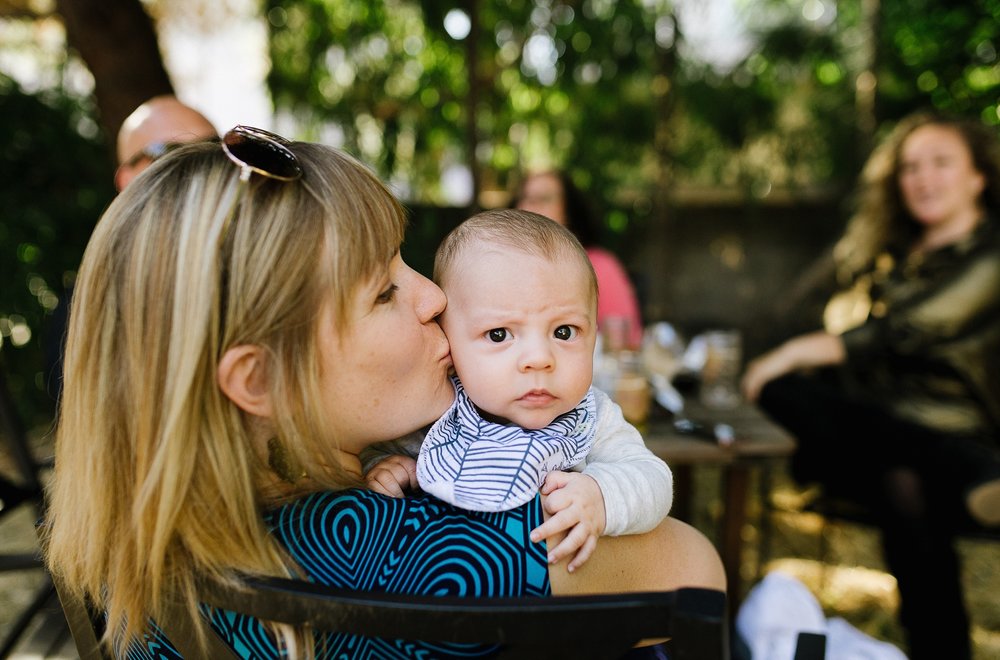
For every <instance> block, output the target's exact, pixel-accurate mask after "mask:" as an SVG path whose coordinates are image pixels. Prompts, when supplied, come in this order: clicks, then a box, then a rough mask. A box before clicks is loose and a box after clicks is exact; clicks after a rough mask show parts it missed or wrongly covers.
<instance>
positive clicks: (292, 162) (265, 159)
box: [223, 127, 302, 181]
mask: <svg viewBox="0 0 1000 660" xmlns="http://www.w3.org/2000/svg"><path fill="white" fill-rule="evenodd" d="M281 142H284V138H281V137H279V136H277V135H273V134H271V133H268V132H266V131H262V130H260V129H249V128H246V127H237V128H235V129H233V130H231V131H229V132H228V133H226V136H225V138H223V144H224V145H225V147H226V151H228V152H229V154H230V157H232V158H233V159H234V160H236V161H238V162H239V163H241V164H243V165H246V166H248V167H250V168H251V169H253V170H254V171H256V172H259V173H260V174H263V175H264V176H269V177H271V178H274V179H282V180H286V181H291V180H293V179H298V178H299V177H300V176H302V168H301V167H300V166H299V162H298V159H296V158H295V154H293V153H292V152H291V151H290V150H289V149H288V148H286V147H285V146H283V145H282V144H281Z"/></svg>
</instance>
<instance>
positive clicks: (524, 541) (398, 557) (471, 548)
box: [127, 489, 551, 660]
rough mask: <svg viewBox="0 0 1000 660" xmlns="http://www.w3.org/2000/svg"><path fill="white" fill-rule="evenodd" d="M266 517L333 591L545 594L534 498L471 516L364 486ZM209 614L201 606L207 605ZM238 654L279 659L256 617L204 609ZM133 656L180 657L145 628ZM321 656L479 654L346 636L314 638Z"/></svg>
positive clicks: (473, 648) (363, 658)
mask: <svg viewBox="0 0 1000 660" xmlns="http://www.w3.org/2000/svg"><path fill="white" fill-rule="evenodd" d="M266 521H267V523H268V525H269V526H270V527H271V529H272V532H273V534H274V536H275V539H276V540H277V541H278V542H279V543H281V544H282V545H283V546H284V547H285V549H286V550H287V551H288V552H289V554H290V555H291V557H292V558H293V559H294V560H295V562H296V563H297V564H298V566H299V567H300V568H301V569H302V570H303V571H305V573H306V575H307V576H308V578H309V579H310V580H312V581H314V582H317V583H320V584H326V585H331V586H335V587H341V588H347V589H356V590H360V591H376V592H387V593H402V594H413V595H421V596H469V597H475V596H497V597H523V596H536V597H545V596H548V595H550V594H551V589H550V586H549V577H548V564H547V562H546V548H545V544H544V543H532V542H531V541H530V540H529V538H528V535H529V534H530V532H531V530H532V529H534V528H535V527H537V526H538V525H540V524H541V523H542V508H541V501H540V498H539V497H537V496H536V497H535V498H534V499H532V500H531V501H529V502H528V503H526V504H524V505H523V506H520V507H518V508H516V509H512V510H510V511H503V512H499V513H475V512H469V511H463V510H460V509H456V508H455V507H453V506H451V505H449V504H447V503H445V502H442V501H441V500H438V499H436V498H434V497H431V496H429V495H417V496H412V497H405V498H391V497H385V496H382V495H378V494H376V493H372V492H369V491H363V490H353V489H352V490H346V491H337V492H324V493H315V494H312V495H309V496H307V497H304V498H302V499H299V500H296V501H294V502H291V503H289V504H286V505H284V506H282V507H280V508H277V509H275V510H273V511H271V512H269V513H268V515H267V516H266ZM206 609H207V608H206ZM205 614H206V615H207V616H209V618H210V620H211V622H212V626H213V628H215V630H216V631H217V632H218V633H219V634H220V636H221V637H222V638H223V639H225V640H226V641H227V642H228V643H229V645H230V646H231V647H232V648H233V649H234V650H235V651H236V653H237V655H239V656H240V657H242V658H248V659H250V658H278V657H282V654H281V653H279V651H278V649H277V647H276V645H275V643H274V640H273V639H272V638H271V636H270V635H269V634H268V632H267V630H266V628H265V627H264V626H263V625H262V624H260V623H259V622H258V621H257V620H256V619H253V618H251V617H246V616H243V615H240V614H236V613H233V612H226V611H213V612H211V613H209V612H207V611H206V612H205ZM144 642H145V643H144V644H132V645H131V646H130V648H129V649H128V653H127V657H128V658H130V659H132V658H134V659H137V660H138V659H147V658H156V659H161V658H162V659H167V658H171V659H172V658H179V657H180V656H179V654H178V653H177V651H176V650H175V649H174V648H173V646H172V645H171V644H170V643H169V641H168V640H166V639H165V638H164V636H163V635H162V634H160V633H159V631H158V630H157V629H156V627H155V625H151V628H150V630H149V632H148V633H147V634H146V636H145V639H144ZM315 648H316V657H317V658H330V659H333V658H349V659H351V660H355V659H357V660H375V659H380V660H381V659H395V658H421V659H430V658H443V659H444V658H480V657H486V656H488V655H490V654H491V652H492V651H495V648H494V647H490V646H485V645H481V644H475V645H468V644H437V643H431V642H419V641H413V640H391V639H379V638H370V637H362V636H358V635H346V634H324V635H322V637H321V638H317V640H316V647H315Z"/></svg>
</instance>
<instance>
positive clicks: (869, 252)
mask: <svg viewBox="0 0 1000 660" xmlns="http://www.w3.org/2000/svg"><path fill="white" fill-rule="evenodd" d="M923 126H941V127H943V128H947V129H950V130H953V131H955V133H956V134H958V135H959V136H960V137H961V138H962V141H963V142H964V143H965V145H966V147H967V148H968V149H969V153H970V154H971V155H972V164H973V167H974V168H975V169H976V170H977V171H978V172H979V173H980V174H982V175H983V178H984V179H985V183H986V185H985V187H984V189H983V193H982V196H981V199H980V201H981V203H982V205H983V208H984V209H985V211H986V213H987V215H990V216H996V215H998V213H1000V146H998V140H997V135H996V132H995V131H994V130H993V129H990V128H988V127H986V126H985V125H983V124H982V123H980V122H978V121H975V120H969V119H959V118H952V117H946V116H944V115H940V114H936V113H933V112H918V113H915V114H912V115H909V116H907V117H905V118H904V119H902V120H901V121H900V122H899V123H898V124H896V127H895V128H894V129H893V130H892V132H891V133H890V134H889V135H888V136H887V137H886V139H885V140H884V141H883V142H882V143H881V144H879V145H878V146H877V147H876V148H875V150H874V151H873V152H872V154H871V156H870V157H869V158H868V161H867V163H865V166H864V169H863V170H862V172H861V178H860V182H859V186H858V188H859V190H858V194H857V199H856V207H857V210H856V211H855V213H854V215H853V216H852V217H851V219H850V221H849V222H848V226H847V231H846V232H845V234H844V237H843V238H842V239H841V240H840V241H839V242H838V243H837V246H836V247H835V249H834V258H835V260H836V261H837V266H838V275H839V276H840V277H841V278H842V279H844V280H848V281H849V280H850V279H852V278H853V277H854V276H855V275H857V274H858V273H859V272H861V271H863V270H865V269H867V268H869V267H870V266H871V263H872V261H873V260H874V259H875V258H876V257H877V256H878V255H879V254H881V253H882V252H883V251H885V250H891V251H898V250H906V249H907V248H908V247H909V246H910V244H912V242H913V241H914V240H915V239H916V238H918V236H919V235H920V231H921V226H920V225H919V224H918V223H917V222H916V221H915V220H914V219H913V217H912V216H911V215H910V213H909V211H908V210H907V208H906V205H905V204H904V203H903V200H902V196H901V193H900V190H899V173H900V152H901V150H902V147H903V143H904V142H905V141H906V138H908V137H909V136H910V135H911V134H912V133H913V132H914V131H915V130H917V129H918V128H921V127H923Z"/></svg>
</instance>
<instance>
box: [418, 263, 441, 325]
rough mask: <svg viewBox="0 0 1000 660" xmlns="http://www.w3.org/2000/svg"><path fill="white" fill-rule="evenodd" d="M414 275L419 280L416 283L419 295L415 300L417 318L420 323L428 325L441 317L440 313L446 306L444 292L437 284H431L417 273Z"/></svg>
mask: <svg viewBox="0 0 1000 660" xmlns="http://www.w3.org/2000/svg"><path fill="white" fill-rule="evenodd" d="M414 272H416V271H414ZM416 275H417V277H418V278H420V281H419V282H418V286H419V288H420V295H419V297H418V299H417V316H418V317H419V318H420V321H421V322H422V323H430V322H431V321H433V320H434V319H436V318H437V317H438V316H440V315H441V312H443V311H444V308H445V306H446V305H447V304H448V299H447V298H446V297H445V295H444V291H442V290H441V288H440V287H439V286H438V285H437V284H434V282H431V281H430V280H429V279H427V278H426V277H424V276H423V275H421V274H419V273H416Z"/></svg>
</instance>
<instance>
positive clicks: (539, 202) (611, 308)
mask: <svg viewBox="0 0 1000 660" xmlns="http://www.w3.org/2000/svg"><path fill="white" fill-rule="evenodd" d="M515 207H516V208H519V209H521V210H524V211H532V212H534V213H538V214H540V215H544V216H546V217H548V218H551V219H552V220H555V221H556V222H558V223H559V224H561V225H563V226H564V227H567V228H569V230H570V231H572V232H573V233H574V234H575V235H576V237H577V238H578V239H579V240H580V243H581V244H582V245H583V247H584V248H586V250H587V256H588V257H590V263H591V264H592V265H593V266H594V272H595V273H596V274H597V287H598V291H599V295H598V297H597V325H598V328H599V329H600V330H601V331H602V334H603V335H604V336H605V337H607V336H608V334H609V333H610V334H614V333H615V332H622V333H623V334H624V337H622V338H621V340H622V342H623V343H624V344H625V345H624V346H619V347H617V348H630V349H633V350H635V349H638V348H639V346H640V344H641V343H642V318H641V317H640V315H639V302H638V300H637V298H636V295H635V289H634V287H633V286H632V280H630V279H629V276H628V273H627V272H626V271H625V268H624V267H623V266H622V264H621V262H620V261H618V259H617V258H616V257H615V256H614V255H613V254H611V253H610V252H608V251H607V250H605V249H604V248H602V247H601V246H600V245H599V244H598V235H599V232H598V227H597V223H596V221H595V220H594V217H593V214H592V213H591V211H590V207H589V206H588V205H587V200H586V199H585V198H584V196H583V193H582V192H581V191H580V189H579V188H577V187H576V185H575V184H574V183H573V180H572V179H570V178H569V175H568V174H566V173H565V172H537V173H534V174H529V175H528V176H526V177H525V178H524V180H523V181H522V182H521V188H520V190H519V193H518V195H517V199H516V200H515ZM609 319H612V320H610V321H609ZM615 319H616V320H617V321H616V320H615ZM615 322H617V323H620V324H621V323H624V326H625V327H623V328H617V329H615V328H610V327H609V326H611V325H612V324H613V323H615ZM615 341H618V340H617V339H616V340H615Z"/></svg>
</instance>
